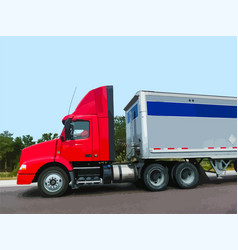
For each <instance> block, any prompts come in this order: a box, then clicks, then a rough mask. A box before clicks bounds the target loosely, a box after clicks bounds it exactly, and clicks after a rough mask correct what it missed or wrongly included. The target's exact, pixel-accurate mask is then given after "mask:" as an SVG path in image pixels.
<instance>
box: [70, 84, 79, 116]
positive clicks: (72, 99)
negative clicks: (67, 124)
mask: <svg viewBox="0 0 238 250" xmlns="http://www.w3.org/2000/svg"><path fill="white" fill-rule="evenodd" d="M76 89H77V87H75V89H74V93H73V96H72V99H71V102H70V105H69V111H68V115H69V112H70V108H71V104H72V101H73V99H74V94H75V92H76Z"/></svg>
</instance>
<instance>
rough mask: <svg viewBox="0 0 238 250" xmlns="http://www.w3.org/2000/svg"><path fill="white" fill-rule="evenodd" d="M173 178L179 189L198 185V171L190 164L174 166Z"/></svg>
mask: <svg viewBox="0 0 238 250" xmlns="http://www.w3.org/2000/svg"><path fill="white" fill-rule="evenodd" d="M173 176H174V179H175V181H176V183H177V184H178V186H179V187H180V188H184V189H186V188H194V187H196V186H197V185H198V181H199V173H198V170H197V169H196V167H195V166H194V165H193V164H192V163H190V162H183V163H180V164H179V165H177V166H175V167H174V170H173Z"/></svg>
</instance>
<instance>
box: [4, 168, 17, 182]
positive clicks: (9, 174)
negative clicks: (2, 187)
mask: <svg viewBox="0 0 238 250" xmlns="http://www.w3.org/2000/svg"><path fill="white" fill-rule="evenodd" d="M17 172H18V167H17V168H15V169H13V171H11V172H0V180H16V178H17Z"/></svg>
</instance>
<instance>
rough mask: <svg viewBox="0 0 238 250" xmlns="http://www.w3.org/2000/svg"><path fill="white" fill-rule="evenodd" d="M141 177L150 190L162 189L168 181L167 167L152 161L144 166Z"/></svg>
mask: <svg viewBox="0 0 238 250" xmlns="http://www.w3.org/2000/svg"><path fill="white" fill-rule="evenodd" d="M143 179H144V183H145V186H146V187H147V188H148V189H149V190H150V191H161V190H164V189H166V188H167V185H168V182H169V174H168V169H167V168H166V167H164V166H162V165H161V164H157V163H153V164H151V165H149V166H147V167H146V169H145V171H144V174H143Z"/></svg>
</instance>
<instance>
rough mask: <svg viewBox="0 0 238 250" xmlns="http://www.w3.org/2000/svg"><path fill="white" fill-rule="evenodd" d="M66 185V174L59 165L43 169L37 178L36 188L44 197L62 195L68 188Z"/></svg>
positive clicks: (67, 183) (67, 179) (67, 182)
mask: <svg viewBox="0 0 238 250" xmlns="http://www.w3.org/2000/svg"><path fill="white" fill-rule="evenodd" d="M68 187H69V178H68V175H67V173H66V172H65V171H64V170H63V169H61V168H59V167H50V168H47V169H45V170H44V171H43V172H42V173H41V174H40V176H39V179H38V188H39V190H40V193H41V195H42V196H44V197H59V196H62V195H63V194H64V193H65V192H66V191H67V190H68Z"/></svg>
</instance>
